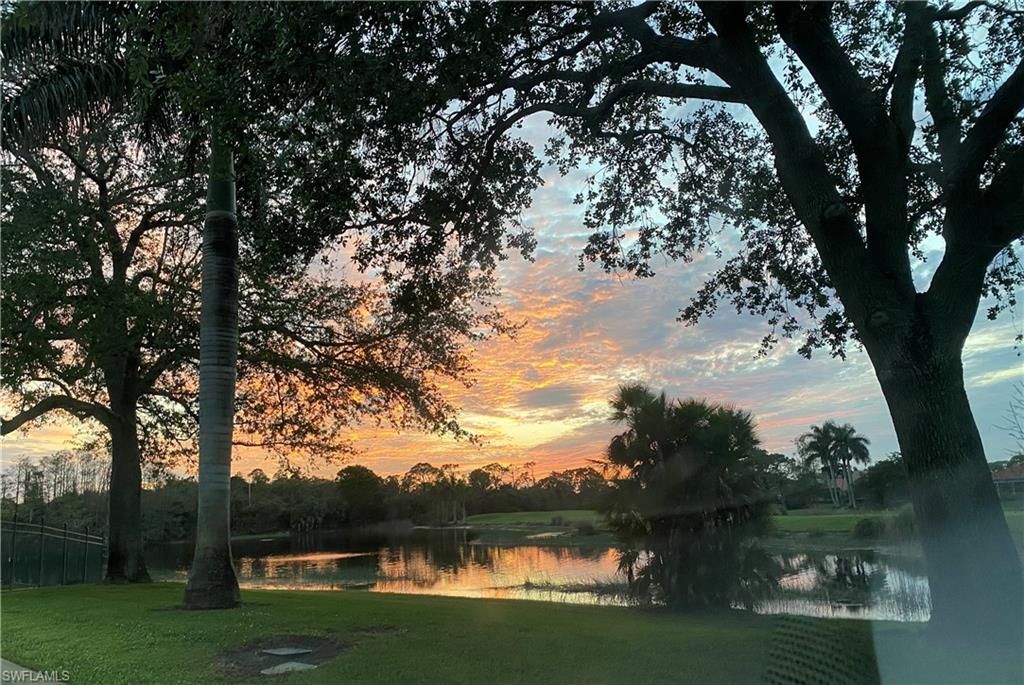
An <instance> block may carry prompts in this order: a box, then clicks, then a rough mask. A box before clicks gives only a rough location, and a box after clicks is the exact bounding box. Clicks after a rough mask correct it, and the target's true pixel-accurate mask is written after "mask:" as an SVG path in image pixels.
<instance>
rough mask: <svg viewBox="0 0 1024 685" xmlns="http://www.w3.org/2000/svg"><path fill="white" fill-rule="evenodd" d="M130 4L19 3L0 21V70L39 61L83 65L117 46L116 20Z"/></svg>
mask: <svg viewBox="0 0 1024 685" xmlns="http://www.w3.org/2000/svg"><path fill="white" fill-rule="evenodd" d="M130 11H131V5H129V4H128V3H119V2H21V3H18V4H16V5H14V7H13V8H12V10H11V11H10V13H9V14H8V15H7V16H5V17H4V21H3V26H2V27H0V53H2V54H3V58H4V63H5V68H6V69H8V70H13V71H15V72H20V71H21V70H22V69H23V68H24V67H25V66H26V65H30V64H33V63H38V62H39V61H40V60H47V61H58V60H63V59H77V60H81V61H88V60H89V58H90V57H95V56H96V55H98V54H104V55H108V56H109V55H112V54H114V53H115V52H116V51H117V49H118V48H119V46H120V45H121V43H122V41H123V38H124V32H123V30H122V29H123V26H122V20H123V19H124V17H126V16H128V14H129V12H130Z"/></svg>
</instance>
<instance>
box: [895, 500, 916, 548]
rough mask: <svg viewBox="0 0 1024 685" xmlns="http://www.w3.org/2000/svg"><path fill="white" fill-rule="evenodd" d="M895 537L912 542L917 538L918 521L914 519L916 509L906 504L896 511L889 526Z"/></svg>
mask: <svg viewBox="0 0 1024 685" xmlns="http://www.w3.org/2000/svg"><path fill="white" fill-rule="evenodd" d="M889 525H890V529H891V530H892V534H893V537H895V538H898V539H900V540H911V539H913V538H915V537H917V519H915V518H914V507H912V506H911V505H909V504H904V505H903V506H902V507H900V508H899V509H897V510H896V515H895V516H893V517H892V522H891V523H890V524H889Z"/></svg>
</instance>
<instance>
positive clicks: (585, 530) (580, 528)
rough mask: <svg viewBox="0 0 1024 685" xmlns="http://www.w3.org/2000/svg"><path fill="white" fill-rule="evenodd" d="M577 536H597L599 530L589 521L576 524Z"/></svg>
mask: <svg viewBox="0 0 1024 685" xmlns="http://www.w3.org/2000/svg"><path fill="white" fill-rule="evenodd" d="M575 526H576V535H597V528H595V527H594V524H593V523H590V522H588V521H580V522H577V523H576V524H575Z"/></svg>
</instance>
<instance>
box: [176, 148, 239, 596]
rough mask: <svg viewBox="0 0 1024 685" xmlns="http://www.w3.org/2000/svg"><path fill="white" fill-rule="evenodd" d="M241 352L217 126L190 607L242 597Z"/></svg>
mask: <svg viewBox="0 0 1024 685" xmlns="http://www.w3.org/2000/svg"><path fill="white" fill-rule="evenodd" d="M237 357H238V220H237V217H236V215H235V173H234V160H233V155H232V150H231V147H230V146H229V145H227V144H226V142H225V141H224V140H223V139H222V138H221V137H220V135H219V131H217V130H214V131H213V134H212V137H211V143H210V178H209V188H208V192H207V199H206V222H205V223H204V225H203V275H202V308H201V314H200V325H199V513H198V518H197V528H198V530H197V531H196V552H195V557H194V559H193V561H192V569H191V571H190V573H189V578H188V586H187V587H186V588H185V606H186V607H187V608H190V609H218V608H228V607H233V606H236V605H237V604H238V579H237V577H236V576H235V567H234V564H233V562H232V560H231V488H230V486H231V481H230V479H231V434H232V428H233V424H234V400H235V374H236V367H235V362H236V360H237Z"/></svg>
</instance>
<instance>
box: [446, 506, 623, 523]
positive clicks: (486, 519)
mask: <svg viewBox="0 0 1024 685" xmlns="http://www.w3.org/2000/svg"><path fill="white" fill-rule="evenodd" d="M556 517H561V519H562V521H563V523H564V524H566V525H570V524H573V523H592V524H594V525H595V526H596V525H598V524H601V523H604V517H603V516H601V514H599V513H598V512H596V511H590V510H589V509H561V510H558V511H506V512H499V513H496V514H477V515H475V516H468V517H466V523H468V524H469V525H471V526H481V525H483V526H504V525H515V526H518V525H524V526H529V525H538V526H539V525H544V526H546V525H548V524H550V523H551V520H552V519H553V518H556Z"/></svg>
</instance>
